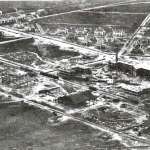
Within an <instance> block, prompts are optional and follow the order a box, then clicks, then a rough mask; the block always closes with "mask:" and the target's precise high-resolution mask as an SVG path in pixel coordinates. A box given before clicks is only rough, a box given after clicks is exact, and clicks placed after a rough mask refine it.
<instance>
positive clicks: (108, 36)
mask: <svg viewBox="0 0 150 150" xmlns="http://www.w3.org/2000/svg"><path fill="white" fill-rule="evenodd" d="M114 41H115V38H114V37H113V35H112V33H107V34H106V36H105V40H104V42H106V43H108V42H114Z"/></svg>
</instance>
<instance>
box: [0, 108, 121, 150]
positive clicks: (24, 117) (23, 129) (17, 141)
mask: <svg viewBox="0 0 150 150" xmlns="http://www.w3.org/2000/svg"><path fill="white" fill-rule="evenodd" d="M16 109H17V108H16ZM0 113H1V115H0V122H1V123H0V150H5V149H6V150H12V148H17V149H19V150H25V149H27V148H28V147H33V148H34V149H36V150H74V149H75V150H81V149H82V150H87V149H95V148H106V147H111V148H113V147H120V146H122V145H121V144H120V142H119V141H117V140H112V137H111V135H109V134H107V133H104V132H101V131H98V130H96V129H93V128H91V127H88V126H86V125H84V124H81V123H79V122H75V121H72V120H69V121H67V122H64V123H62V124H61V125H57V126H52V125H50V124H47V123H46V121H47V119H48V118H49V117H51V116H52V114H51V113H48V112H46V111H42V110H40V109H35V108H31V107H28V108H26V109H25V108H24V107H21V108H20V112H19V111H18V113H15V114H12V110H11V108H10V107H8V106H2V107H0Z"/></svg>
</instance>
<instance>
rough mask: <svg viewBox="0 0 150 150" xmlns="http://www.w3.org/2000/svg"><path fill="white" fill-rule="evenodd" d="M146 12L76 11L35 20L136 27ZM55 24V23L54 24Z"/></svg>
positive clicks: (45, 22) (42, 22)
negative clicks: (107, 12) (106, 12)
mask: <svg viewBox="0 0 150 150" xmlns="http://www.w3.org/2000/svg"><path fill="white" fill-rule="evenodd" d="M146 16H147V15H146V14H105V13H103V14H102V13H94V12H75V13H70V14H64V15H59V16H51V17H48V18H43V19H39V20H38V19H37V20H35V22H38V23H40V24H48V23H69V24H80V26H82V25H81V24H83V25H85V24H89V25H99V26H106V25H110V26H116V27H129V28H131V29H132V28H133V29H135V23H136V26H137V27H138V26H139V25H140V24H141V23H142V21H143V20H144V19H145V17H146ZM54 26H55V25H54Z"/></svg>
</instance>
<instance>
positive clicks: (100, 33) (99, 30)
mask: <svg viewBox="0 0 150 150" xmlns="http://www.w3.org/2000/svg"><path fill="white" fill-rule="evenodd" d="M105 35H106V31H105V30H104V29H102V28H101V27H98V28H96V29H95V30H94V37H95V38H96V39H98V38H101V37H104V36H105Z"/></svg>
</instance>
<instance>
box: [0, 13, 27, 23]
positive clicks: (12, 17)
mask: <svg viewBox="0 0 150 150" xmlns="http://www.w3.org/2000/svg"><path fill="white" fill-rule="evenodd" d="M25 19H26V15H25V14H18V13H7V14H3V15H1V16H0V24H9V23H15V22H19V21H24V20H25Z"/></svg>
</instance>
